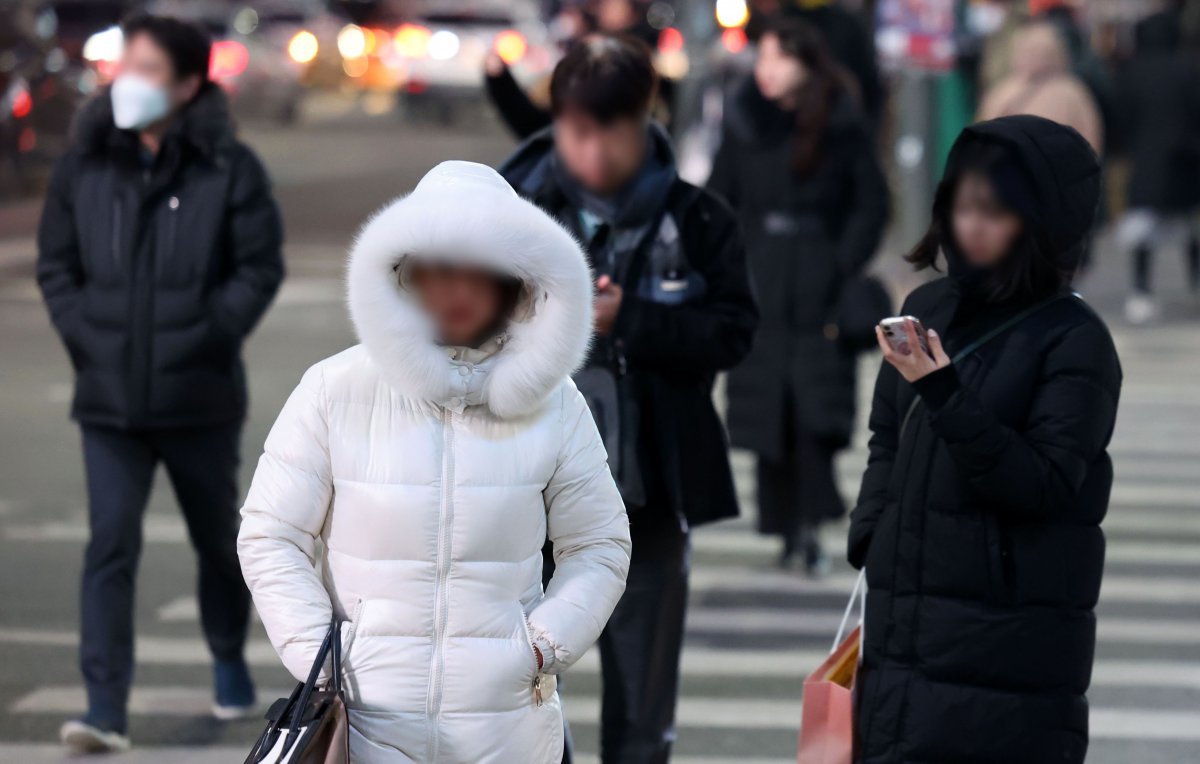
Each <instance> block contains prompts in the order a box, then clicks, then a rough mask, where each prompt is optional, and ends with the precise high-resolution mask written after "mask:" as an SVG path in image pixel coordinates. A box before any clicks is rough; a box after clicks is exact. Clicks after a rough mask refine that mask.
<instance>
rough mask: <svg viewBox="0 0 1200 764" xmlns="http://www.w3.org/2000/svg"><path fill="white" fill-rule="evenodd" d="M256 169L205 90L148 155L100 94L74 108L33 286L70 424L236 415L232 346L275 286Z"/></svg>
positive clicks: (158, 422) (198, 420) (240, 400)
mask: <svg viewBox="0 0 1200 764" xmlns="http://www.w3.org/2000/svg"><path fill="white" fill-rule="evenodd" d="M281 245H282V227H281V224H280V218H279V211H278V209H277V208H276V205H275V202H274V199H273V197H272V196H271V191H270V184H269V181H268V179H267V174H266V172H265V170H264V169H263V167H262V165H261V164H260V163H259V161H258V159H257V158H256V157H255V156H254V154H253V153H251V151H250V149H248V148H247V147H246V146H244V145H243V144H241V143H239V142H238V141H237V140H236V139H235V137H234V132H233V124H232V121H231V119H230V116H229V112H228V105H227V102H226V98H225V95H224V93H223V92H222V91H221V90H220V89H219V88H217V87H216V86H214V85H207V86H205V88H204V90H202V92H201V94H200V95H199V96H198V97H197V98H196V99H195V100H194V101H193V102H192V103H191V104H190V105H189V106H187V107H186V108H185V110H184V112H183V114H182V115H181V116H180V118H179V119H178V120H177V121H176V122H175V123H174V124H173V125H172V127H171V128H170V130H169V131H168V133H167V135H166V136H165V137H164V140H163V143H162V146H161V148H160V150H159V153H158V155H157V157H156V158H153V159H151V158H149V157H146V156H144V155H143V154H142V153H141V151H140V148H139V143H138V140H137V136H136V134H134V133H132V132H130V131H126V130H118V129H117V128H116V127H115V126H114V125H113V121H112V106H111V102H110V100H109V97H108V93H107V91H105V92H103V93H101V94H100V95H99V96H98V97H96V98H94V99H93V100H91V101H89V102H88V103H87V104H85V105H84V107H83V109H82V111H81V113H80V114H79V117H78V119H77V122H76V125H75V143H74V145H73V147H72V148H71V149H70V150H69V151H68V152H67V154H66V155H65V156H64V157H63V158H62V159H61V160H60V161H59V163H58V166H57V168H56V169H55V173H54V178H53V180H52V182H51V186H50V190H49V193H48V195H47V199H46V206H45V209H44V211H43V213H42V220H41V226H40V229H39V231H38V249H39V253H40V255H39V259H38V283H39V284H40V285H41V288H42V293H43V295H44V296H45V299H46V304H47V306H48V307H49V310H50V317H51V320H52V321H53V323H54V326H55V328H56V329H57V330H58V332H59V334H60V335H61V336H62V339H63V342H64V344H65V345H66V347H67V351H68V353H69V354H70V357H71V362H72V364H73V365H74V367H75V373H76V385H75V401H74V405H73V407H72V415H73V416H74V417H75V418H76V419H77V420H79V421H80V422H81V423H83V424H89V425H99V426H108V427H117V428H125V429H144V428H162V427H190V426H201V425H217V424H228V423H234V422H238V421H240V420H242V419H243V418H244V417H245V413H246V382H245V375H244V372H243V368H242V361H241V345H242V341H243V339H244V338H245V337H246V335H247V334H249V333H250V331H251V330H252V329H253V328H254V326H255V324H256V323H257V322H258V320H259V318H260V317H261V316H262V315H263V313H264V312H265V311H266V309H267V306H268V305H269V304H270V302H271V299H272V297H273V296H274V294H275V291H276V290H277V289H278V287H279V283H280V281H281V279H282V278H283V260H282V254H281Z"/></svg>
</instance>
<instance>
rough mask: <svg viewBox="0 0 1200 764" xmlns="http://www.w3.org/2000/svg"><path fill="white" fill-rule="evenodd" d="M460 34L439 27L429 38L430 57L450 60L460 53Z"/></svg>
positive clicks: (438, 59)
mask: <svg viewBox="0 0 1200 764" xmlns="http://www.w3.org/2000/svg"><path fill="white" fill-rule="evenodd" d="M458 46H459V41H458V35H456V34H454V33H453V32H451V31H450V30H449V29H439V30H438V31H436V32H434V33H433V36H431V37H430V38H429V57H430V58H432V59H433V60H435V61H448V60H449V59H452V58H454V57H455V56H456V55H458Z"/></svg>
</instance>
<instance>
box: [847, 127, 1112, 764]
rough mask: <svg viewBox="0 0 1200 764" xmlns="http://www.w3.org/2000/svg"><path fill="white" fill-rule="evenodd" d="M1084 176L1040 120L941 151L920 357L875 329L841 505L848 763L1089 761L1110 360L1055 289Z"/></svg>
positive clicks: (1090, 169) (1092, 320)
mask: <svg viewBox="0 0 1200 764" xmlns="http://www.w3.org/2000/svg"><path fill="white" fill-rule="evenodd" d="M1099 188H1100V168H1099V166H1098V163H1097V160H1096V157H1095V154H1094V153H1093V151H1092V149H1091V148H1090V147H1089V146H1088V144H1087V142H1086V141H1085V140H1084V139H1083V138H1082V137H1080V135H1079V134H1078V133H1077V132H1075V131H1074V130H1072V129H1071V128H1068V127H1064V126H1062V125H1059V124H1057V123H1054V122H1051V121H1049V120H1046V119H1042V118H1040V117H1030V116H1016V117H1005V118H1002V119H997V120H993V121H990V122H983V123H980V124H977V125H974V126H972V127H968V128H967V129H966V130H964V131H963V134H962V135H961V136H960V137H959V139H958V141H957V142H956V143H955V146H954V149H953V151H952V152H951V155H950V159H949V162H948V165H947V168H946V174H945V177H944V178H943V180H942V183H941V185H940V186H939V188H938V191H937V194H936V197H935V201H934V205H933V221H932V223H931V225H930V228H929V232H928V234H927V235H926V236H925V238H924V239H923V240H922V241H921V242H920V243H919V244H918V245H917V246H916V248H915V249H914V250H913V251H912V253H911V254H910V255H909V256H908V259H909V260H910V261H911V262H912V263H914V264H915V265H916V266H917V267H918V268H924V267H931V266H935V265H936V263H937V261H938V257H939V253H940V254H941V256H943V257H944V258H945V261H946V266H947V272H948V275H947V276H946V277H944V278H941V279H938V280H936V281H933V282H931V283H929V284H926V285H924V286H922V287H920V288H918V289H917V290H915V291H914V292H913V293H912V294H911V295H910V296H909V298H908V300H907V301H906V303H905V305H904V307H903V309H902V313H903V314H905V315H909V316H913V317H916V318H917V319H920V321H921V322H922V323H923V325H924V327H925V328H926V329H927V330H928V331H927V342H928V352H926V351H924V350H923V349H921V347H920V345H919V344H918V343H915V342H909V343H907V347H906V349H907V350H909V352H908V353H907V354H905V353H902V352H899V351H898V350H896V349H893V346H892V344H890V343H889V342H888V338H887V337H885V335H884V332H883V330H882V329H880V332H879V339H880V345H881V347H882V348H883V350H884V358H885V362H884V364H883V366H882V368H881V369H880V372H879V377H878V380H877V382H876V386H875V394H874V400H873V403H872V409H871V417H870V428H871V433H872V434H871V440H870V447H869V448H870V456H869V461H868V467H867V470H866V473H865V474H864V475H863V481H862V490H861V493H860V494H859V499H858V505H857V507H856V508H855V509H854V511H853V513H852V515H851V528H850V539H849V559H850V562H851V564H853V565H854V566H855V567H860V568H861V567H863V566H864V565H865V567H866V570H867V583H868V595H867V605H866V611H867V612H866V620H865V634H866V637H865V642H864V647H863V666H862V672H861V675H860V677H859V681H858V684H857V688H858V697H857V703H858V706H857V716H856V723H855V730H856V737H857V754H856V760H857V761H858V762H864V763H870V764H875V763H878V764H885V763H886V764H892V763H893V762H898V761H970V762H1017V761H1020V762H1051V761H1053V762H1064V763H1069V762H1082V761H1083V760H1084V756H1085V754H1086V751H1087V743H1088V726H1087V723H1088V710H1087V700H1086V698H1085V693H1086V691H1087V688H1088V683H1089V680H1090V677H1091V669H1092V658H1093V653H1094V648H1095V633H1096V620H1095V616H1094V614H1093V608H1094V606H1095V604H1096V601H1097V598H1098V595H1099V592H1100V578H1101V572H1102V568H1103V564H1104V536H1103V533H1102V532H1101V530H1100V527H1099V526H1100V521H1101V520H1102V519H1103V518H1104V514H1105V511H1106V510H1107V506H1108V497H1109V489H1110V487H1111V484H1112V464H1111V461H1110V460H1109V457H1108V454H1107V453H1106V448H1107V446H1108V442H1109V438H1110V437H1111V434H1112V429H1113V423H1114V420H1115V418H1116V412H1117V399H1118V394H1119V392H1120V387H1121V369H1120V365H1119V362H1118V359H1117V354H1116V351H1115V349H1114V347H1113V342H1112V338H1111V337H1110V336H1109V333H1108V330H1107V328H1106V327H1105V326H1104V324H1103V322H1102V321H1101V320H1100V319H1099V317H1097V315H1096V314H1095V313H1094V312H1093V311H1092V310H1091V309H1090V308H1088V307H1087V305H1086V304H1084V302H1083V301H1082V300H1081V299H1080V298H1078V297H1077V296H1074V295H1072V294H1071V293H1070V291H1069V285H1070V282H1071V278H1072V275H1073V273H1074V271H1075V269H1076V266H1077V264H1078V257H1079V253H1080V252H1081V251H1082V247H1083V245H1084V244H1085V240H1086V238H1087V236H1088V233H1089V230H1090V228H1091V224H1092V221H1093V219H1094V213H1095V209H1096V204H1097V203H1098V200H1099ZM905 326H906V329H907V331H908V332H910V333H913V332H916V331H918V327H916V326H914V325H913V324H912V322H906V324H905Z"/></svg>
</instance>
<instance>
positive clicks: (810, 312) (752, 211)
mask: <svg viewBox="0 0 1200 764" xmlns="http://www.w3.org/2000/svg"><path fill="white" fill-rule="evenodd" d="M725 122H726V124H725V135H724V139H723V141H722V145H721V148H720V150H719V152H718V153H717V157H716V160H715V163H714V167H713V173H712V177H711V178H710V179H709V182H708V185H709V188H711V189H713V190H715V191H717V192H719V193H720V194H722V195H724V197H725V198H726V199H727V200H728V201H729V203H730V204H732V205H733V207H734V208H735V209H736V211H737V213H738V216H739V218H740V220H741V223H742V230H743V233H744V235H745V237H746V249H747V254H748V257H749V260H750V268H751V272H752V275H753V277H754V281H755V285H756V287H757V291H758V299H759V309H760V311H761V313H762V322H761V324H760V326H759V330H758V335H757V337H756V339H755V344H754V350H753V351H752V352H751V354H750V356H749V358H747V360H746V361H745V362H744V363H743V364H742V365H741V366H739V367H738V368H737V369H735V370H734V371H733V372H731V373H730V375H729V428H730V434H731V437H732V440H733V444H734V445H735V446H739V447H742V448H747V449H749V450H751V451H754V452H755V454H756V455H757V456H758V469H757V472H758V505H759V530H760V531H761V532H763V533H766V534H774V535H779V536H781V537H782V538H783V555H782V562H783V564H788V563H790V561H791V560H792V559H793V558H795V557H802V558H803V561H804V565H805V567H806V568H807V570H808V571H809V572H810V573H818V572H820V571H821V570H822V569H823V568H824V567H825V562H826V560H825V556H824V553H823V552H822V550H821V547H820V544H819V542H818V539H817V534H816V529H817V526H818V524H819V523H820V522H821V521H822V520H825V519H829V518H835V517H840V516H841V515H842V514H843V513H844V512H845V506H844V505H843V502H842V499H841V497H840V496H839V494H838V491H837V486H836V484H835V481H834V472H833V457H834V454H835V453H836V452H837V451H838V450H839V449H842V448H844V447H845V446H846V445H847V444H848V443H849V440H850V431H851V427H852V424H853V420H854V403H855V392H854V389H855V374H854V353H853V351H852V350H850V349H849V348H847V347H846V346H845V345H844V343H843V342H842V341H841V340H840V339H839V338H838V337H837V335H836V331H834V330H833V326H834V324H833V322H832V316H833V313H834V307H835V305H836V304H837V301H838V298H839V296H840V294H841V291H842V287H843V286H844V285H845V284H846V283H847V281H848V280H849V279H851V278H852V277H854V276H855V275H856V274H858V273H859V272H860V271H862V269H863V268H864V266H865V265H866V264H867V261H868V260H870V259H871V256H872V255H873V254H874V252H875V248H876V247H877V246H878V244H879V240H880V237H881V235H882V232H883V227H884V224H885V223H886V220H887V186H886V183H885V181H884V177H883V173H882V171H881V170H880V167H879V164H878V162H877V161H876V159H875V151H874V147H873V145H872V141H871V139H870V131H869V130H868V128H867V126H866V123H865V121H864V119H863V117H862V114H861V111H860V109H859V107H858V103H857V97H856V95H855V93H854V87H853V85H852V84H851V80H850V79H849V78H848V77H847V76H846V75H845V73H844V72H843V71H842V70H841V69H840V68H839V67H838V66H837V65H836V64H835V63H834V62H833V59H832V58H831V56H830V54H829V52H828V50H827V49H826V46H825V43H824V41H823V40H822V38H821V36H820V33H819V32H817V31H816V30H815V29H814V28H813V27H811V26H809V25H807V24H805V23H804V22H802V21H798V20H794V19H786V20H778V21H774V22H772V23H771V24H770V25H769V26H768V27H767V29H766V30H765V31H764V33H763V35H762V37H761V39H760V41H759V44H758V58H757V61H756V63H755V69H754V77H753V78H751V79H750V80H749V81H747V82H746V83H745V84H744V85H743V86H742V87H741V88H740V89H739V90H738V92H737V93H736V95H735V96H734V98H733V99H732V103H731V104H730V105H729V107H728V108H727V110H726V119H725Z"/></svg>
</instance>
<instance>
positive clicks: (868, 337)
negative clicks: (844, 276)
mask: <svg viewBox="0 0 1200 764" xmlns="http://www.w3.org/2000/svg"><path fill="white" fill-rule="evenodd" d="M892 310H893V306H892V296H891V295H890V294H888V291H887V289H886V288H885V287H884V286H883V283H882V282H881V281H880V280H879V279H877V278H875V277H874V276H854V277H852V278H850V279H849V280H848V281H847V282H846V283H845V284H844V285H843V286H842V290H841V293H840V294H839V295H838V301H837V305H836V306H835V307H834V311H833V317H832V320H831V321H830V322H829V324H827V325H826V327H825V336H826V337H828V338H829V339H831V340H837V341H839V342H840V343H842V344H843V345H845V346H846V347H847V348H850V349H851V350H854V351H858V352H862V351H865V350H870V349H871V348H874V347H875V346H876V340H875V327H876V326H877V325H878V324H879V322H880V321H882V320H883V319H885V318H887V317H888V316H890V315H892Z"/></svg>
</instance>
